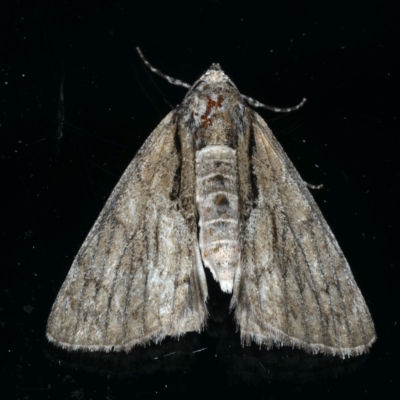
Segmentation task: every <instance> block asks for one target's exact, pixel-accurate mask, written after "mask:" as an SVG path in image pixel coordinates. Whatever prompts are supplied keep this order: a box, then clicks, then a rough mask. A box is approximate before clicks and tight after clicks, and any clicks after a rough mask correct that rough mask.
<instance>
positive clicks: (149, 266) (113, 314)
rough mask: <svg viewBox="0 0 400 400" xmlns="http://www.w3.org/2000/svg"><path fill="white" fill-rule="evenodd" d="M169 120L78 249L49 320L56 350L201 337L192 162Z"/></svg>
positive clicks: (201, 279)
mask: <svg viewBox="0 0 400 400" xmlns="http://www.w3.org/2000/svg"><path fill="white" fill-rule="evenodd" d="M176 119H177V112H176V111H173V112H171V113H170V114H169V115H168V116H167V117H166V118H165V119H164V120H163V121H162V122H161V123H160V125H159V126H158V127H157V128H156V130H155V131H154V132H153V133H152V135H151V136H150V137H149V138H148V140H147V141H146V143H145V144H144V145H143V147H142V148H141V149H140V151H139V152H138V154H137V155H136V157H135V158H134V159H133V161H132V162H131V164H130V165H129V167H128V168H127V170H126V171H125V173H124V174H123V176H122V178H121V180H120V181H119V183H118V184H117V186H116V188H115V189H114V191H113V192H112V194H111V196H110V198H109V199H108V201H107V203H106V205H105V207H104V209H103V211H102V212H101V214H100V216H99V218H98V220H97V221H96V223H95V225H94V227H93V228H92V230H91V231H90V233H89V235H88V237H87V238H86V240H85V242H84V244H83V245H82V248H81V249H80V251H79V253H78V255H77V257H76V259H75V261H74V263H73V265H72V267H71V270H70V271H69V273H68V276H67V278H66V280H65V282H64V284H63V286H62V288H61V290H60V292H59V294H58V297H57V299H56V301H55V303H54V306H53V309H52V312H51V314H50V317H49V321H48V326H47V337H48V338H49V340H50V341H52V342H54V343H55V344H57V345H59V346H62V347H65V348H70V349H84V350H106V351H107V350H111V349H114V350H125V351H128V350H129V349H130V348H131V347H132V346H134V345H136V344H145V343H146V342H148V341H149V340H154V341H158V340H160V339H162V338H163V337H164V336H166V335H170V336H179V335H181V334H183V333H185V332H187V331H199V330H200V329H201V328H202V326H203V324H204V321H205V319H206V316H207V311H206V306H205V301H206V297H207V287H206V281H205V275H204V271H203V267H202V263H201V259H200V254H199V247H198V243H197V226H196V222H195V209H194V207H195V199H194V186H193V184H188V182H189V181H191V182H192V183H193V182H194V181H195V177H194V175H193V174H194V171H193V168H194V167H193V166H194V155H193V154H192V153H191V151H190V147H191V145H190V144H189V143H187V144H185V140H186V139H185V136H184V134H182V132H180V131H179V127H178V124H177V123H176ZM182 152H185V154H184V157H182V154H181V153H182ZM191 204H192V205H193V206H190V205H191ZM185 205H186V206H185Z"/></svg>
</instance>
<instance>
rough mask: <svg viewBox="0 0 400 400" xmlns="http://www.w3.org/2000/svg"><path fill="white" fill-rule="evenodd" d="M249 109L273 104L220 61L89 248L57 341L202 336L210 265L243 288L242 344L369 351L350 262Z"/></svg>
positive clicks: (140, 166)
mask: <svg viewBox="0 0 400 400" xmlns="http://www.w3.org/2000/svg"><path fill="white" fill-rule="evenodd" d="M146 63H147V62H146ZM147 64H148V63H147ZM151 68H152V67H151ZM152 70H153V71H155V72H158V71H157V70H155V69H154V68H152ZM166 78H167V79H168V80H169V81H170V82H172V83H176V84H180V85H182V86H186V87H189V85H187V84H184V83H182V82H180V81H175V80H173V79H172V78H169V77H166ZM249 104H250V105H253V106H262V105H261V104H260V103H258V102H256V101H254V100H252V99H250V98H247V97H245V96H243V95H241V94H240V92H239V91H238V90H237V89H236V87H235V85H234V84H233V83H232V81H231V80H230V79H229V78H228V77H227V76H226V75H225V74H224V73H223V71H222V70H221V68H220V67H219V65H218V64H213V65H212V66H211V68H210V69H209V70H208V71H207V72H206V73H205V74H204V75H203V76H202V77H201V78H200V79H199V80H198V81H197V82H195V84H194V85H193V86H192V87H191V88H190V89H189V92H188V94H187V95H186V97H185V98H184V100H183V102H182V104H181V105H179V106H178V107H177V108H176V109H175V110H173V111H172V112H170V113H169V114H168V115H167V116H166V117H165V118H164V120H163V121H162V122H161V123H160V125H159V126H158V127H157V128H156V129H155V131H154V132H153V133H152V134H151V135H150V137H149V138H148V139H147V141H146V142H145V144H144V145H143V147H142V148H141V149H140V151H139V152H138V154H137V155H136V157H135V158H134V159H133V161H132V162H131V164H130V165H129V167H128V168H127V170H126V171H125V173H124V174H123V176H122V178H121V180H120V181H119V183H118V184H117V186H116V188H115V189H114V191H113V193H112V194H111V196H110V198H109V199H108V201H107V203H106V205H105V207H104V209H103V211H102V212H101V214H100V216H99V218H98V219H97V221H96V223H95V225H94V227H93V228H92V230H91V231H90V233H89V235H88V237H87V238H86V240H85V242H84V244H83V246H82V248H81V249H80V251H79V253H78V255H77V257H76V259H75V261H74V263H73V265H72V268H71V270H70V271H69V274H68V276H67V278H66V280H65V282H64V284H63V286H62V288H61V290H60V292H59V294H58V296H57V299H56V301H55V303H54V305H53V309H52V312H51V315H50V318H49V322H48V326H47V337H48V339H49V340H50V341H52V342H54V343H55V344H57V345H59V346H62V347H65V348H67V349H84V350H102V351H109V350H112V349H114V350H125V351H129V350H130V349H131V348H132V347H133V346H135V345H143V344H145V343H147V342H148V341H156V342H158V341H160V340H161V339H162V338H164V337H165V336H167V335H169V336H180V335H182V334H184V333H185V332H187V331H200V330H201V329H202V328H203V327H204V325H205V322H206V318H207V309H206V300H207V284H206V279H205V274H204V270H203V266H206V267H207V268H209V269H210V271H211V272H212V274H213V276H214V278H215V279H216V280H217V281H218V282H219V283H220V286H221V289H222V290H223V291H225V292H228V293H231V292H232V293H233V295H232V303H231V304H232V307H233V308H235V318H236V321H237V324H238V326H239V328H240V332H241V338H242V342H243V343H249V342H250V341H251V340H254V341H255V342H256V343H258V344H264V345H266V346H267V347H271V346H274V345H276V346H280V345H290V346H296V347H300V348H303V349H305V350H306V351H309V352H312V353H317V352H322V353H326V354H334V355H335V354H337V355H340V356H343V357H344V356H353V355H358V354H362V353H364V352H366V351H368V348H369V347H370V346H371V344H372V343H373V342H374V341H375V339H376V337H375V331H374V326H373V323H372V320H371V317H370V314H369V311H368V309H367V306H366V304H365V301H364V299H363V297H362V295H361V293H360V290H359V289H358V287H357V285H356V283H355V281H354V278H353V276H352V273H351V271H350V268H349V266H348V264H347V262H346V260H345V257H344V255H343V253H342V251H341V250H340V248H339V246H338V244H337V242H336V240H335V238H334V236H333V234H332V232H331V230H330V229H329V227H328V225H327V223H326V222H325V220H324V218H323V216H322V215H321V212H320V210H319V209H318V207H317V205H316V204H315V202H314V200H313V198H312V196H311V195H310V193H309V191H308V189H307V185H306V184H305V183H304V182H303V180H302V179H301V178H300V176H299V174H298V173H297V171H296V170H295V168H294V167H293V165H292V163H291V162H290V160H289V159H288V157H287V156H286V154H285V153H284V151H283V150H282V148H281V146H280V145H279V143H278V142H277V140H276V139H275V137H274V136H273V134H272V132H271V131H270V129H269V128H268V126H267V124H266V123H265V122H264V120H263V119H262V118H261V117H260V116H259V115H258V114H257V113H256V112H255V111H254V110H253V109H252V108H250V107H249ZM295 108H298V107H295ZM290 110H291V109H284V110H279V109H275V111H290Z"/></svg>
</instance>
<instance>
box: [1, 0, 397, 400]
mask: <svg viewBox="0 0 400 400" xmlns="http://www.w3.org/2000/svg"><path fill="white" fill-rule="evenodd" d="M5 4H6V3H3V5H2V7H3V10H2V12H1V14H2V17H3V22H2V24H1V30H2V36H1V40H2V43H1V49H0V52H1V53H0V55H1V56H0V59H1V65H2V66H1V68H0V76H1V79H0V88H1V89H0V104H1V109H0V115H1V120H0V132H1V140H0V156H1V161H2V163H1V175H0V179H1V199H2V201H3V206H2V209H1V211H2V212H1V216H2V218H1V221H2V222H1V225H0V233H1V247H2V249H1V267H0V270H1V287H0V296H1V297H0V307H1V309H0V348H1V356H0V382H1V393H2V394H1V397H2V398H7V399H107V400H114V399H115V400H116V399H125V398H129V399H130V398H132V399H136V398H139V399H147V398H172V397H175V398H195V399H205V398H227V399H229V398H243V397H248V398H250V397H251V398H257V399H282V398H293V397H301V398H303V397H304V398H308V399H310V398H324V399H337V398H345V399H347V398H352V399H359V398H365V399H368V398H370V399H376V398H382V399H383V398H392V397H396V396H395V393H399V390H398V389H399V382H398V380H399V371H398V364H399V362H398V356H399V350H398V348H399V346H398V340H399V339H400V337H399V326H400V321H398V320H399V296H398V293H399V280H398V277H399V274H398V268H399V263H398V256H396V250H397V249H398V247H399V245H398V243H399V242H398V240H399V237H398V236H399V235H398V234H397V227H398V204H399V198H398V195H397V190H398V189H399V167H398V148H399V147H398V141H399V120H400V113H399V105H400V100H399V92H400V84H399V73H400V53H399V51H400V28H399V26H400V5H399V2H397V1H365V0H364V1H353V2H342V3H341V2H337V1H335V2H332V4H329V3H327V2H321V1H301V2H300V1H298V2H297V1H293V2H288V1H259V2H248V1H246V2H227V3H225V2H222V1H217V0H215V1H201V2H172V1H164V2H154V1H147V2H144V1H140V2H139V1H131V2H121V1H103V2H86V1H55V0H53V1H37V2H36V1H30V2H22V1H13V2H9V3H7V5H5ZM136 46H141V48H142V50H143V52H144V54H145V55H146V56H147V58H148V59H149V60H150V61H151V62H152V63H153V65H154V66H156V67H157V68H159V69H161V70H162V71H163V72H164V73H166V74H168V75H171V76H174V77H177V78H180V79H182V80H184V81H186V82H188V83H193V82H194V81H195V80H196V79H197V78H198V77H199V76H200V75H201V74H202V73H203V72H204V71H205V70H206V69H207V68H208V67H209V66H210V64H211V63H212V62H219V63H220V64H221V66H222V68H223V69H224V71H225V72H226V73H227V74H228V75H229V76H230V78H231V79H232V80H233V82H234V83H235V84H236V85H237V87H238V88H239V90H240V91H241V92H242V93H243V94H247V95H249V96H252V97H253V98H256V99H258V100H259V101H261V102H264V103H266V104H271V105H274V106H277V107H286V106H292V105H295V104H297V103H298V102H299V101H300V100H301V99H302V98H303V97H307V98H308V102H307V103H306V105H305V106H304V107H303V108H302V109H301V110H299V111H297V112H294V113H291V114H286V115H280V114H274V113H272V112H269V111H266V110H260V111H259V112H260V114H261V115H262V116H263V118H265V119H266V121H267V122H268V124H269V125H270V127H271V128H272V130H273V131H274V133H275V135H276V136H277V137H278V140H279V141H280V142H281V143H282V145H283V147H284V149H285V150H286V151H287V153H288V155H289V157H290V158H291V160H292V161H293V162H294V164H295V166H296V167H297V169H298V170H299V172H300V174H301V176H302V177H303V179H305V180H306V181H308V182H311V183H316V184H318V183H323V184H324V189H323V190H321V191H319V192H317V193H314V197H315V198H316V200H317V202H318V204H319V205H320V207H321V209H322V212H323V214H324V215H325V217H326V219H327V221H328V223H329V225H330V226H331V228H332V230H333V232H334V233H335V235H336V237H337V239H338V241H339V243H340V245H341V246H342V249H343V251H344V253H345V254H346V257H347V258H348V261H349V263H350V265H351V267H352V271H353V273H354V276H355V278H356V281H357V283H358V284H359V286H360V289H361V291H362V293H363V294H364V296H365V299H366V301H367V303H368V306H369V308H370V310H371V314H372V317H373V319H374V322H375V324H376V329H377V334H378V341H377V343H376V344H375V345H374V346H373V347H372V348H371V352H370V354H369V355H367V356H365V357H361V358H356V359H352V360H350V361H346V362H341V361H338V360H337V359H336V358H334V359H333V360H332V359H331V358H329V357H325V358H324V357H315V356H311V357H310V356H307V355H304V354H303V352H297V351H290V350H288V349H280V350H279V349H278V350H273V351H270V352H268V351H267V350H265V349H261V350H260V349H258V347H256V346H255V347H254V346H252V347H250V348H246V349H242V348H241V347H240V344H239V339H238V334H236V333H235V332H234V327H233V325H232V321H231V319H232V316H231V315H229V314H228V311H227V303H228V302H229V299H227V298H226V297H225V296H221V295H220V294H218V292H217V291H216V292H215V295H213V296H214V297H213V298H212V302H211V303H210V304H211V305H212V306H213V305H214V308H215V309H216V310H217V311H216V313H214V314H215V315H216V316H214V318H211V322H210V327H209V329H208V330H207V331H206V332H204V333H202V334H200V335H198V334H189V335H187V336H186V337H185V338H183V340H181V341H180V342H178V343H177V342H175V341H172V340H166V341H165V342H163V343H162V344H161V345H153V346H150V347H147V348H145V349H140V350H137V351H136V352H133V353H132V354H131V355H125V354H110V355H108V356H103V355H81V354H78V355H76V354H70V353H67V352H65V351H62V350H58V351H57V350H56V349H55V348H54V347H52V346H51V345H49V344H48V343H47V341H46V339H45V326H46V320H47V317H48V314H49V312H50V309H51V305H52V303H53V301H54V299H55V296H56V294H57V292H58V290H59V288H60V286H61V284H62V282H63V280H64V278H65V276H66V274H67V271H68V269H69V267H70V265H71V262H72V260H73V257H74V256H75V254H76V253H77V251H78V249H79V247H80V245H81V244H82V242H83V240H84V238H85V236H86V234H87V233H88V231H89V229H90V228H91V226H92V224H93V223H94V221H95V219H96V217H97V215H98V214H99V212H100V210H101V209H102V206H103V205H104V202H105V201H106V199H107V197H108V196H109V194H110V193H111V191H112V189H113V187H114V186H115V184H116V182H117V181H118V178H119V177H120V176H121V174H122V172H123V171H124V169H125V168H126V166H127V165H128V163H129V162H130V161H131V159H132V158H133V156H134V155H135V153H136V151H137V150H138V149H139V147H140V146H141V145H142V144H143V142H144V140H145V139H146V138H147V137H148V135H149V134H150V132H151V131H152V130H153V129H154V128H155V127H156V125H157V124H158V123H159V121H160V120H161V119H162V118H163V117H164V116H165V115H166V114H167V113H168V112H169V110H170V109H171V106H170V104H172V105H176V104H178V103H179V102H180V101H181V100H182V98H183V97H184V95H185V93H186V90H185V89H183V88H179V87H175V86H172V85H169V84H168V83H167V82H166V81H164V80H163V79H161V78H159V77H157V76H155V75H153V74H151V73H149V71H148V70H147V69H146V68H145V67H144V66H143V64H142V63H141V61H140V59H139V57H138V55H137V53H136V51H135V47H136ZM61 94H63V97H64V108H63V107H61V105H62V104H61ZM396 188H397V189H396ZM210 284H211V286H212V283H210ZM214 311H215V310H214ZM198 350H201V351H198ZM3 394H4V396H5V397H3Z"/></svg>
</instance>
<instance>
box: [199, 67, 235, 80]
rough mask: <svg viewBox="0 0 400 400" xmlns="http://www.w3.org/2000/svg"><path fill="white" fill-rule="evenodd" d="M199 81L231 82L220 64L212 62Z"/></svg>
mask: <svg viewBox="0 0 400 400" xmlns="http://www.w3.org/2000/svg"><path fill="white" fill-rule="evenodd" d="M199 81H203V82H207V83H211V82H212V83H219V82H228V81H229V82H230V79H229V78H228V76H227V75H225V72H224V71H222V69H221V66H220V65H219V64H211V67H210V68H209V69H208V70H207V71H206V72H205V73H204V74H203V75H202V76H201V77H200V79H199Z"/></svg>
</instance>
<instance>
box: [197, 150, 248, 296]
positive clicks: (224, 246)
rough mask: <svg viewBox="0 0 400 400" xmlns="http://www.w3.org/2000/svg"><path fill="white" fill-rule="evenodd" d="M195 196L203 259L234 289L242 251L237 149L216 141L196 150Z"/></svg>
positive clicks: (227, 289) (228, 289)
mask: <svg viewBox="0 0 400 400" xmlns="http://www.w3.org/2000/svg"><path fill="white" fill-rule="evenodd" d="M196 200H197V208H198V212H199V228H200V235H199V239H200V240H199V245H200V250H201V256H202V260H203V263H204V265H205V266H206V267H208V268H209V269H210V270H211V272H212V274H213V276H214V278H215V279H216V280H217V281H219V283H220V286H221V289H222V290H223V291H225V292H231V291H232V287H233V279H234V276H235V271H236V268H237V265H238V262H239V255H240V251H239V205H238V179H237V168H236V150H233V149H232V148H230V147H228V146H214V145H213V146H206V147H204V148H203V149H201V150H200V151H197V153H196Z"/></svg>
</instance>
